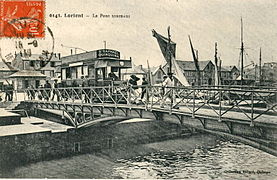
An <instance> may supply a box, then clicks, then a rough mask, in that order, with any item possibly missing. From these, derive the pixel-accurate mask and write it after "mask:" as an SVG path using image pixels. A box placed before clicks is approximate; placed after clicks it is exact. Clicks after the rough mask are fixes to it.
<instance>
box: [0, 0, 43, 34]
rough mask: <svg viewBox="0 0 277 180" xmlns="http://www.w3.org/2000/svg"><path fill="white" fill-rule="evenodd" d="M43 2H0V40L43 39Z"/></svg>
mask: <svg viewBox="0 0 277 180" xmlns="http://www.w3.org/2000/svg"><path fill="white" fill-rule="evenodd" d="M44 21H45V1H44V0H37V1H32V0H25V1H23V0H11V1H10V0H0V38H1V37H8V38H43V37H44V36H45V32H44V31H45V27H44V26H45V23H44Z"/></svg>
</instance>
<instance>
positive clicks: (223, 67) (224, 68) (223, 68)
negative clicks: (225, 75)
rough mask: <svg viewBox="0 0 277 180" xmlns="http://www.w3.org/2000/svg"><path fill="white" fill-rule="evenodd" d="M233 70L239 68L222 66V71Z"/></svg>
mask: <svg viewBox="0 0 277 180" xmlns="http://www.w3.org/2000/svg"><path fill="white" fill-rule="evenodd" d="M233 68H237V67H236V66H234V65H233V66H222V67H221V71H232V69H233Z"/></svg>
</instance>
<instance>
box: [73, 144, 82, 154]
mask: <svg viewBox="0 0 277 180" xmlns="http://www.w3.org/2000/svg"><path fill="white" fill-rule="evenodd" d="M74 152H81V144H80V142H75V143H74Z"/></svg>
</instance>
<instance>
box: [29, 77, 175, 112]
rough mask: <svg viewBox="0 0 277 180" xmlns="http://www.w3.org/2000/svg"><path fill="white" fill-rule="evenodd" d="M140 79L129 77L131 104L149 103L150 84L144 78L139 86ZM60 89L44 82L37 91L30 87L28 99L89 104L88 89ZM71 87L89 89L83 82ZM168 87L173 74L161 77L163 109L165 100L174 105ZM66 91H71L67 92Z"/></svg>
mask: <svg viewBox="0 0 277 180" xmlns="http://www.w3.org/2000/svg"><path fill="white" fill-rule="evenodd" d="M139 80H140V78H138V77H137V76H136V75H134V74H133V75H131V76H130V79H129V80H128V82H127V87H128V88H127V92H128V97H129V98H130V99H129V102H131V103H136V104H137V103H140V102H143V101H149V94H148V93H147V87H148V86H149V85H150V83H149V82H148V81H147V78H146V77H143V78H142V82H141V84H140V85H139V84H138V81H139ZM60 87H66V86H64V85H63V84H62V83H58V82H57V81H54V83H53V84H52V85H51V84H50V82H49V81H46V83H45V84H44V85H40V86H39V90H35V89H34V88H33V87H32V86H31V87H30V90H29V91H28V96H29V98H30V99H35V97H38V99H39V100H42V99H44V100H46V101H49V100H51V101H53V100H57V101H60V100H61V99H63V100H67V99H68V98H69V97H68V96H69V95H73V96H77V97H71V98H74V99H76V98H81V99H83V100H84V101H85V103H89V102H91V101H90V99H91V98H93V97H92V96H91V95H92V94H91V93H90V92H89V90H90V89H89V88H84V89H83V90H80V89H75V90H74V91H75V92H74V93H70V92H66V91H61V90H59V89H57V88H60ZM71 87H89V85H88V84H87V83H86V81H85V80H83V83H82V84H79V85H78V84H77V83H76V82H75V83H72V86H71ZM170 87H174V79H173V74H172V73H168V74H167V76H164V77H163V82H162V84H161V94H162V99H161V101H160V106H161V107H164V104H165V102H166V100H167V99H170V100H171V104H172V105H173V104H175V101H176V97H175V95H174V94H173V91H170ZM68 91H73V89H72V90H68Z"/></svg>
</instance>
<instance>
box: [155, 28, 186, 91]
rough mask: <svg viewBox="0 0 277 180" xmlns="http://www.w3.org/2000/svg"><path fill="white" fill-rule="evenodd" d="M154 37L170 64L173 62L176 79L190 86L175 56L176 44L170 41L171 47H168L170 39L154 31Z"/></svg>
mask: <svg viewBox="0 0 277 180" xmlns="http://www.w3.org/2000/svg"><path fill="white" fill-rule="evenodd" d="M152 32H153V36H154V37H155V38H156V39H157V41H158V44H159V46H160V49H161V51H162V54H163V56H164V58H165V60H166V62H167V63H168V62H169V61H171V62H172V68H173V72H174V77H175V78H176V79H177V80H178V81H179V82H180V83H181V84H182V85H183V86H190V85H189V83H188V81H187V79H186V77H185V76H184V74H183V71H182V69H181V68H180V66H179V65H178V63H177V61H176V58H175V55H176V43H174V42H173V41H171V40H170V46H169V47H168V44H169V43H168V42H169V39H168V38H165V37H164V36H162V35H160V34H158V33H157V32H156V31H155V30H152Z"/></svg>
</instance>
